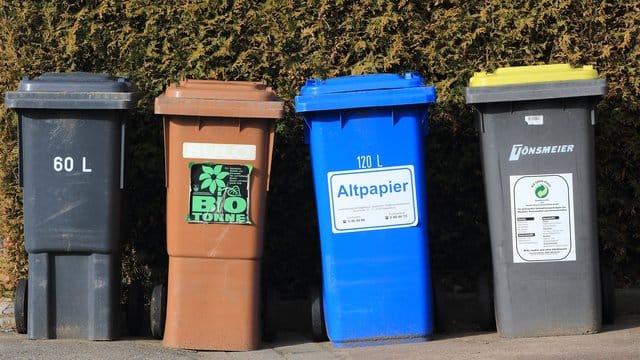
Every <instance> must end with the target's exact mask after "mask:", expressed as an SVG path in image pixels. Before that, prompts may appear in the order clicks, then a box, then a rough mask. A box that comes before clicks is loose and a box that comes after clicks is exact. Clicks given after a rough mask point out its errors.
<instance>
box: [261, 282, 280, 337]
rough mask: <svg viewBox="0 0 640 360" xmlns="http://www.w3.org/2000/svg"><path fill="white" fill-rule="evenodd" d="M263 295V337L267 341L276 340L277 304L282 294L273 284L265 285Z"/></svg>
mask: <svg viewBox="0 0 640 360" xmlns="http://www.w3.org/2000/svg"><path fill="white" fill-rule="evenodd" d="M262 295H263V297H262V299H263V300H262V339H263V340H264V341H267V342H274V341H276V338H277V336H278V329H277V327H276V306H277V305H276V304H277V303H278V300H279V298H280V295H279V294H278V290H276V289H275V288H274V287H273V286H272V285H265V286H264V292H263V294H262Z"/></svg>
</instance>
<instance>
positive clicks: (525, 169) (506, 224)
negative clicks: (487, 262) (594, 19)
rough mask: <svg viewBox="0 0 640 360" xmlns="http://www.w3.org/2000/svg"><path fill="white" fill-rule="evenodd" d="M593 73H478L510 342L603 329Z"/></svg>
mask: <svg viewBox="0 0 640 360" xmlns="http://www.w3.org/2000/svg"><path fill="white" fill-rule="evenodd" d="M605 93H606V83H605V80H603V79H598V78H597V72H595V70H593V69H592V68H591V67H587V66H585V67H583V68H576V69H574V68H571V67H570V66H568V65H550V66H531V67H515V68H502V69H498V70H496V72H495V73H493V74H485V73H477V74H476V75H475V76H474V78H472V80H471V82H470V87H468V88H467V94H466V96H467V103H468V104H472V105H473V106H474V107H475V108H476V110H477V121H478V128H479V130H480V142H481V149H482V162H483V169H484V182H485V189H486V198H487V209H488V215H489V229H490V235H491V248H492V249H491V250H492V258H493V274H494V275H493V276H494V293H495V315H496V323H497V327H498V331H499V333H500V334H501V335H503V336H506V337H527V336H546V335H569V334H586V333H592V332H597V331H598V330H599V329H600V326H601V298H600V275H599V274H600V270H599V260H598V232H597V216H596V199H595V175H594V172H595V170H594V169H595V166H594V136H593V129H594V125H595V122H596V117H595V105H596V103H597V101H598V98H599V97H601V96H602V95H604V94H605Z"/></svg>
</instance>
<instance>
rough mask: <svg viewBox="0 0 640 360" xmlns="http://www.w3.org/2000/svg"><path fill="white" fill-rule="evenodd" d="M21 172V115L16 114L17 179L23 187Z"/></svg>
mask: <svg viewBox="0 0 640 360" xmlns="http://www.w3.org/2000/svg"><path fill="white" fill-rule="evenodd" d="M22 172H23V169H22V116H21V115H20V114H18V181H19V183H20V187H24V182H23V179H22Z"/></svg>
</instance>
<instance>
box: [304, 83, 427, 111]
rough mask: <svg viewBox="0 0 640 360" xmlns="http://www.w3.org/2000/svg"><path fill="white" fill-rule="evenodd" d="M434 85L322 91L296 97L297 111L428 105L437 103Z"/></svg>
mask: <svg viewBox="0 0 640 360" xmlns="http://www.w3.org/2000/svg"><path fill="white" fill-rule="evenodd" d="M435 101H436V92H435V88H434V87H433V86H420V87H410V88H400V89H384V90H368V91H367V90H365V91H352V92H342V93H322V94H318V95H299V96H296V97H295V108H296V112H297V113H302V112H310V111H325V110H342V109H356V108H371V107H392V106H404V105H428V104H432V103H435Z"/></svg>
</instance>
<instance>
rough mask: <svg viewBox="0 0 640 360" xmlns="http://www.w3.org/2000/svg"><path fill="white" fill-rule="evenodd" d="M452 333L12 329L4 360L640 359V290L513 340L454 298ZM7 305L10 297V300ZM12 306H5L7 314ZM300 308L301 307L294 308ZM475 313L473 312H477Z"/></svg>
mask: <svg viewBox="0 0 640 360" xmlns="http://www.w3.org/2000/svg"><path fill="white" fill-rule="evenodd" d="M450 300H451V301H450V302H449V304H450V305H451V306H450V307H449V309H448V311H449V313H448V314H447V315H448V318H449V319H450V321H449V322H448V323H447V326H446V328H447V329H445V331H446V333H444V334H436V335H434V336H433V338H432V339H431V340H430V341H427V342H420V343H412V344H393V345H379V346H367V347H357V348H346V349H345V348H342V349H337V348H334V347H333V345H332V344H331V343H330V342H319V343H316V342H313V341H311V340H310V338H309V337H308V332H307V331H305V330H304V329H297V330H295V329H294V330H292V329H288V330H287V329H285V330H283V331H280V332H279V333H278V337H277V341H275V342H272V343H268V342H266V343H264V344H263V347H262V348H261V349H260V350H256V351H249V352H220V351H194V350H184V349H170V348H166V347H164V346H163V345H162V342H161V341H160V340H153V339H149V338H147V337H124V338H123V339H121V340H117V341H89V340H70V339H55V340H29V339H27V335H21V334H17V333H15V332H14V331H13V330H11V329H8V330H4V331H2V332H0V359H103V360H111V359H113V360H115V359H118V360H120V359H246V360H254V359H267V360H269V359H288V360H289V359H300V360H316V359H319V360H320V359H341V360H344V359H363V360H376V359H447V360H451V359H462V360H464V359H523V360H527V359H586V360H590V359H640V311H639V310H640V301H639V300H640V291H637V290H634V291H626V292H625V291H617V293H616V301H617V306H616V309H617V317H616V321H615V323H614V324H613V325H605V326H604V327H603V329H602V331H601V332H600V333H597V334H590V335H571V336H553V337H538V338H518V339H508V338H503V337H500V336H499V335H498V334H497V333H496V332H481V331H477V330H475V325H474V324H473V323H472V322H465V321H463V320H464V319H468V318H470V316H469V314H470V313H472V312H473V306H465V304H466V305H469V298H468V297H467V298H465V296H452V297H451V299H450ZM5 303H6V301H5ZM3 311H4V312H5V313H6V312H8V311H7V309H6V308H5V309H2V307H1V306H0V312H3ZM293 313H295V312H293ZM471 318H472V317H471Z"/></svg>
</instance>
